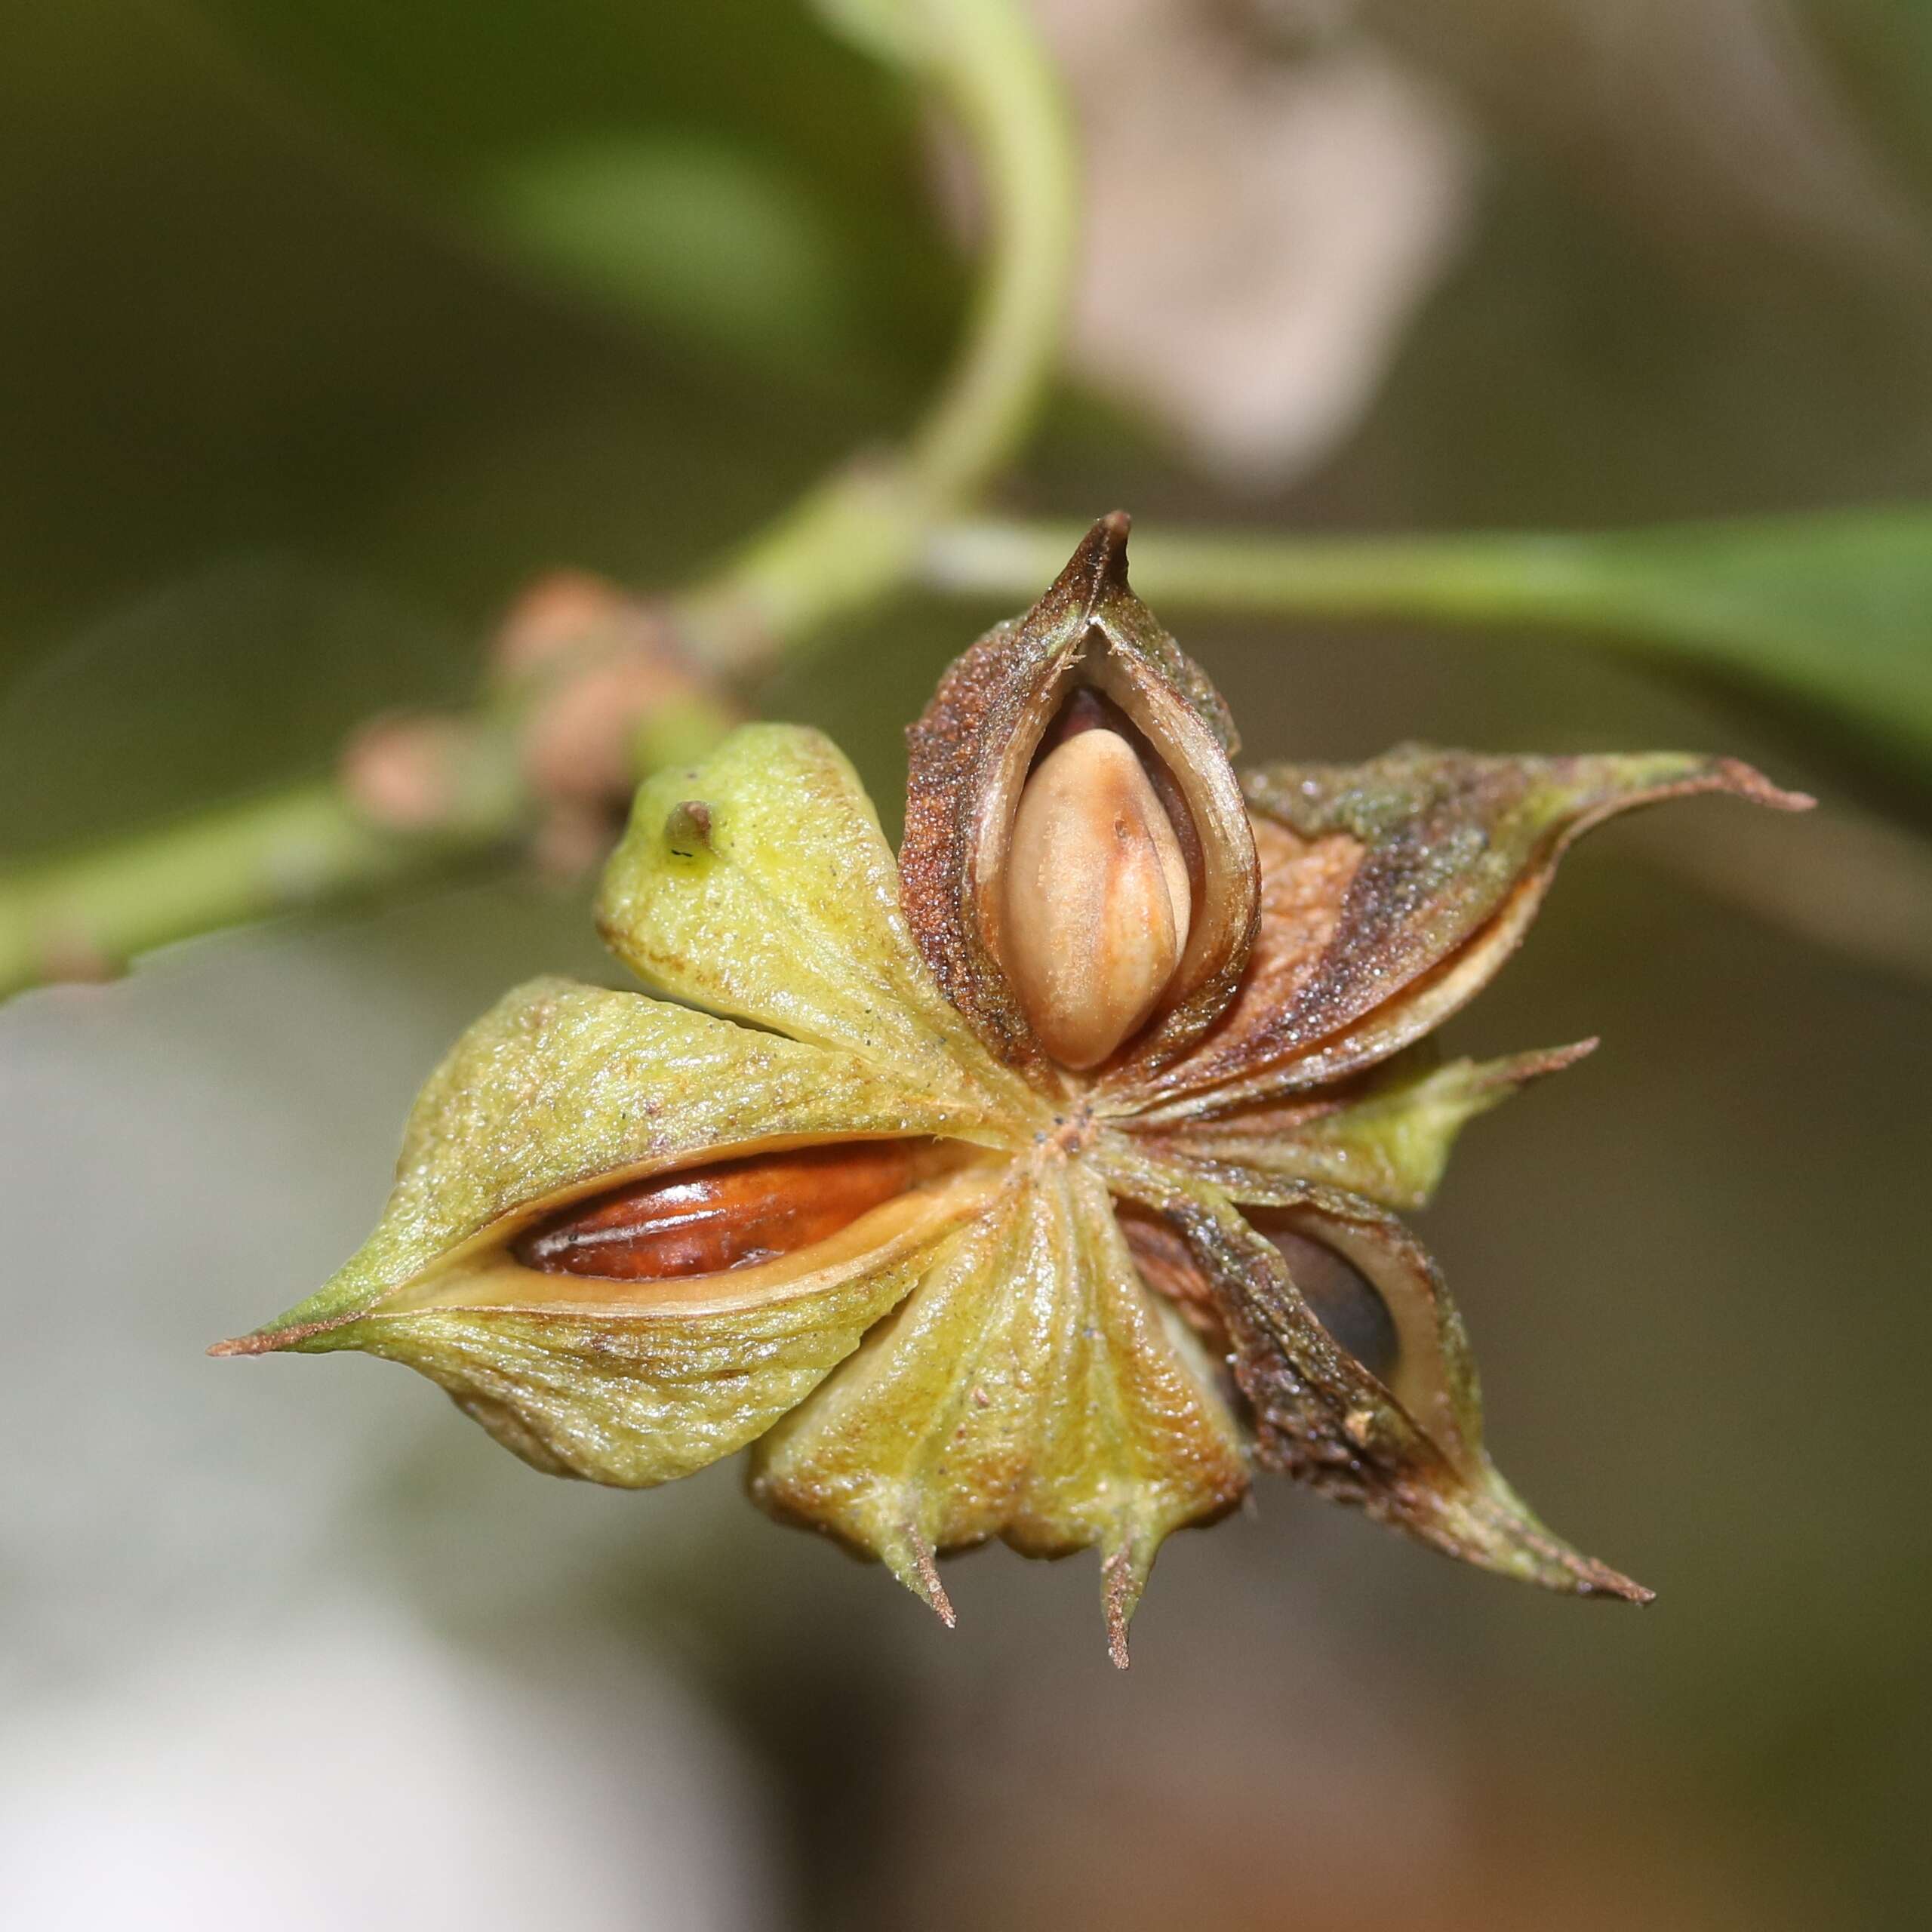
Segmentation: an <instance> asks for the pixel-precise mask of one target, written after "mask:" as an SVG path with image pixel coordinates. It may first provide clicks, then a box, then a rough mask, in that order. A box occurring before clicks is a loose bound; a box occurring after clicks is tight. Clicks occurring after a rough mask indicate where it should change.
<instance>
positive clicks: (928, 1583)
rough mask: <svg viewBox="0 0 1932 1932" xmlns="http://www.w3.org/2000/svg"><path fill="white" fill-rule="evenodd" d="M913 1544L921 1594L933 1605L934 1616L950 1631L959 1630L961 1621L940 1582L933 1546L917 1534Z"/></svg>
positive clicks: (913, 1538) (913, 1556)
mask: <svg viewBox="0 0 1932 1932" xmlns="http://www.w3.org/2000/svg"><path fill="white" fill-rule="evenodd" d="M912 1562H913V1567H915V1569H916V1570H917V1571H918V1573H919V1582H920V1584H921V1590H920V1594H921V1595H922V1596H923V1597H924V1598H925V1600H926V1601H927V1602H928V1603H929V1604H931V1605H932V1608H933V1614H934V1616H935V1617H937V1618H938V1619H939V1620H940V1622H941V1623H943V1624H944V1625H945V1626H946V1628H947V1629H949V1630H952V1629H957V1628H958V1623H959V1619H958V1617H956V1616H955V1614H953V1609H952V1598H950V1597H949V1596H948V1595H946V1586H945V1585H944V1584H943V1583H941V1582H940V1580H939V1564H937V1562H936V1561H934V1557H933V1546H932V1545H931V1543H928V1542H927V1540H925V1538H924V1537H922V1536H919V1535H917V1534H915V1535H914V1537H912Z"/></svg>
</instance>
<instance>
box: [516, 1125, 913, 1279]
mask: <svg viewBox="0 0 1932 1932" xmlns="http://www.w3.org/2000/svg"><path fill="white" fill-rule="evenodd" d="M916 1165H917V1149H916V1143H913V1142H911V1141H906V1140H854V1141H841V1142H837V1143H832V1145H829V1146H821V1147H801V1148H793V1149H788V1150H787V1151H786V1152H782V1153H775V1154H754V1155H749V1156H747V1157H746V1158H743V1159H741V1160H736V1161H713V1162H711V1163H710V1164H708V1165H706V1166H705V1167H702V1168H684V1169H681V1170H680V1171H677V1172H675V1173H672V1174H657V1175H654V1176H653V1177H651V1179H649V1180H641V1181H635V1182H633V1183H632V1184H631V1185H630V1186H627V1187H620V1188H615V1189H612V1190H611V1192H609V1193H608V1194H600V1195H594V1196H592V1198H590V1199H589V1200H587V1201H577V1202H576V1203H574V1204H572V1205H571V1206H570V1207H566V1208H565V1209H564V1210H563V1211H561V1213H558V1214H553V1215H552V1216H551V1217H550V1218H549V1220H546V1221H543V1222H541V1223H539V1224H538V1225H537V1226H536V1227H534V1228H533V1229H531V1230H530V1232H528V1233H527V1234H525V1235H523V1236H522V1238H521V1239H520V1240H518V1241H517V1243H516V1244H515V1256H516V1258H517V1260H519V1261H520V1262H521V1263H522V1264H523V1265H524V1266H525V1267H526V1268H534V1269H537V1271H538V1272H540V1273H543V1274H549V1275H591V1276H595V1277H596V1278H600V1279H602V1280H605V1281H666V1280H669V1279H672V1278H675V1277H676V1276H679V1275H713V1274H718V1273H721V1272H723V1271H724V1270H725V1269H730V1268H749V1267H752V1266H755V1265H756V1264H757V1263H759V1262H761V1261H771V1260H776V1259H777V1257H780V1255H785V1254H792V1253H793V1252H795V1251H796V1250H798V1249H799V1248H801V1247H809V1246H810V1245H811V1244H812V1243H813V1242H814V1241H823V1240H824V1239H826V1237H827V1236H829V1235H835V1234H836V1233H837V1232H838V1230H839V1229H841V1228H843V1227H845V1226H848V1225H849V1224H850V1223H852V1222H854V1221H855V1220H857V1219H858V1217H860V1215H861V1214H864V1213H865V1212H866V1211H867V1210H868V1209H869V1208H872V1207H878V1205H879V1204H881V1202H883V1201H889V1200H891V1198H893V1196H894V1195H897V1194H900V1193H903V1192H904V1191H905V1190H906V1188H907V1187H909V1186H911V1185H912V1181H913V1180H914V1178H915V1168H916Z"/></svg>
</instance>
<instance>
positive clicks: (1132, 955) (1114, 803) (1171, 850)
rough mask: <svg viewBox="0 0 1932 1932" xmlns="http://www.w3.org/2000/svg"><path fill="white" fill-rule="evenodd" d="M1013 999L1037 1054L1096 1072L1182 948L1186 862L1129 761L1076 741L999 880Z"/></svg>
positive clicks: (1024, 801) (1121, 748) (1025, 805)
mask: <svg viewBox="0 0 1932 1932" xmlns="http://www.w3.org/2000/svg"><path fill="white" fill-rule="evenodd" d="M1004 884H1005V900H1006V904H1005V932H1006V946H1005V949H1004V950H1005V954H1006V958H1005V960H1004V964H1005V966H1006V968H1007V972H1008V977H1010V978H1011V980H1012V982H1013V986H1014V990H1015V992H1017V993H1018V995H1019V996H1020V1004H1021V1005H1022V1007H1023V1008H1025V1010H1026V1017H1027V1018H1028V1019H1029V1020H1030V1021H1031V1022H1032V1026H1033V1030H1034V1032H1035V1033H1037V1034H1038V1035H1039V1037H1040V1041H1041V1044H1042V1045H1044V1047H1045V1048H1046V1050H1047V1051H1048V1053H1050V1054H1052V1055H1053V1057H1054V1059H1056V1060H1058V1061H1059V1062H1060V1063H1061V1064H1062V1065H1063V1066H1069V1067H1072V1068H1074V1069H1076V1070H1081V1069H1086V1068H1088V1067H1092V1066H1099V1065H1100V1063H1101V1062H1102V1061H1103V1060H1105V1059H1106V1058H1107V1057H1108V1056H1109V1054H1112V1052H1113V1051H1114V1049H1115V1048H1116V1047H1118V1045H1119V1044H1121V1041H1123V1040H1124V1039H1126V1038H1128V1037H1129V1036H1130V1035H1132V1034H1134V1033H1136V1032H1138V1031H1139V1030H1140V1028H1141V1027H1142V1026H1144V1025H1145V1024H1146V1021H1147V1020H1148V1018H1149V1015H1151V1014H1152V1012H1153V1011H1154V1009H1155V1007H1156V1006H1157V1005H1158V1004H1159V1002H1160V998H1161V994H1162V993H1164V992H1165V991H1166V990H1167V988H1168V983H1169V982H1170V981H1171V980H1172V979H1173V977H1174V968H1175V967H1176V966H1177V964H1179V963H1180V956H1181V953H1182V952H1183V949H1185V948H1186V944H1187V932H1188V921H1189V917H1190V915H1191V912H1192V893H1191V891H1190V889H1189V884H1188V876H1187V861H1186V859H1185V858H1184V857H1183V855H1182V852H1181V848H1180V840H1179V839H1178V838H1177V837H1176V836H1175V835H1174V826H1173V825H1172V824H1171V823H1170V822H1169V820H1168V815H1167V814H1166V812H1165V811H1164V810H1163V809H1162V808H1161V801H1160V800H1159V799H1158V798H1157V797H1155V793H1154V788H1153V786H1152V784H1150V783H1149V782H1148V778H1147V774H1146V772H1145V771H1143V769H1142V768H1141V764H1140V759H1139V758H1137V756H1136V755H1134V749H1133V747H1132V746H1131V745H1129V744H1128V742H1127V740H1125V739H1124V738H1123V737H1121V736H1120V735H1119V734H1118V732H1115V731H1105V730H1097V731H1082V732H1080V733H1078V734H1077V735H1076V736H1075V737H1071V738H1069V739H1068V740H1066V743H1063V744H1062V745H1060V746H1057V748H1056V749H1054V751H1052V752H1050V753H1049V754H1048V755H1047V757H1046V758H1044V759H1043V760H1041V763H1040V765H1039V767H1038V769H1037V770H1036V771H1035V772H1034V773H1033V774H1032V777H1030V778H1029V779H1028V780H1027V781H1026V789H1024V791H1023V792H1021V794H1020V806H1019V809H1018V811H1016V812H1015V814H1014V820H1013V836H1012V842H1011V846H1010V848H1009V850H1008V862H1007V868H1006V878H1005V882H1004Z"/></svg>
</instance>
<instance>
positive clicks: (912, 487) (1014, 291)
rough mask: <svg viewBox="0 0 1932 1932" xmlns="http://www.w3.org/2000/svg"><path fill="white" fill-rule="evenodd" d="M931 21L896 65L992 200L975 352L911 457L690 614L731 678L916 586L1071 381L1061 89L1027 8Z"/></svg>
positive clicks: (839, 480)
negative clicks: (933, 103)
mask: <svg viewBox="0 0 1932 1932" xmlns="http://www.w3.org/2000/svg"><path fill="white" fill-rule="evenodd" d="M916 11H917V23H918V32H916V34H915V35H913V37H912V38H911V39H910V41H909V42H908V43H906V44H904V45H900V47H899V48H897V53H898V54H899V56H900V57H901V58H903V60H905V61H906V64H907V65H908V66H909V67H911V68H912V69H913V71H914V72H916V73H917V74H918V75H919V76H920V78H921V79H922V80H923V81H924V82H925V83H926V85H928V87H929V88H931V90H932V91H933V92H934V94H936V95H937V97H939V98H940V100H942V101H943V103H945V104H946V106H947V107H948V109H949V110H950V111H951V112H952V115H953V117H954V118H955V121H956V122H958V125H959V128H960V129H961V132H962V133H963V134H964V136H965V137H966V140H967V142H968V146H970V148H971V150H972V152H973V153H974V157H975V159H976V162H977V167H978V174H979V179H980V183H981V186H982V188H983V192H984V196H985V204H986V206H985V219H986V230H987V233H986V254H985V256H984V257H983V261H982V263H981V269H980V281H979V284H978V288H977V294H976V295H975V297H974V304H973V310H972V314H971V318H970V320H969V321H968V327H967V332H966V336H965V339H964V342H963V343H962V344H961V348H960V352H959V354H958V358H957V359H956V360H955V362H954V364H953V366H952V370H951V371H950V373H949V375H948V377H947V378H946V382H945V383H944V385H943V386H942V388H941V389H940V392H939V393H938V394H937V396H935V398H934V400H933V402H932V404H931V407H930V408H928V411H927V412H926V414H925V415H924V417H923V418H922V419H921V421H920V422H919V423H918V424H917V425H916V426H915V428H914V429H912V432H911V433H910V435H909V436H908V437H907V438H906V442H905V444H904V446H903V448H900V449H899V450H897V451H890V452H882V453H879V454H874V455H872V456H870V457H865V458H862V459H860V460H858V461H857V462H855V463H853V464H851V466H848V468H846V469H843V470H841V471H839V472H835V474H834V475H832V476H830V477H829V478H826V479H825V481H823V483H822V484H821V485H820V486H819V487H818V488H817V489H815V490H814V491H811V493H810V494H808V495H807V496H806V497H804V499H803V500H802V501H801V502H800V503H798V504H797V505H796V506H795V507H794V508H793V509H792V510H791V511H790V512H788V513H787V514H786V515H783V516H782V517H780V518H779V519H778V521H777V522H776V523H774V525H772V526H771V528H769V529H768V530H767V531H764V533H763V534H761V535H760V536H758V537H755V538H754V539H753V540H752V542H751V543H749V545H748V546H746V548H745V549H743V550H741V551H740V552H739V553H738V554H737V555H736V556H735V557H734V558H732V559H731V561H730V562H729V563H728V565H727V566H726V567H725V568H724V571H722V572H721V574H719V575H718V577H715V578H714V579H712V580H710V581H709V582H707V583H700V584H699V585H697V586H695V587H694V589H692V590H691V592H688V594H687V595H685V597H683V598H680V599H679V600H678V603H677V606H676V613H677V616H678V622H679V626H680V629H681V631H682V632H683V633H684V634H685V635H686V636H687V637H688V638H689V639H690V640H691V642H692V643H693V645H694V646H695V648H697V651H699V653H700V654H701V655H702V656H703V658H704V659H705V660H706V662H707V663H709V664H711V665H712V666H715V667H716V668H718V669H723V670H725V671H728V672H737V673H743V672H749V671H753V670H755V669H758V668H759V667H760V666H761V665H762V664H764V663H768V662H769V661H770V660H771V658H772V657H774V656H776V655H777V654H780V653H782V652H783V651H786V650H787V649H788V648H792V647H795V646H796V645H798V644H799V643H801V641H804V640H805V639H807V638H809V637H811V635H814V634H816V633H818V632H822V631H823V629H825V627H826V626H827V624H829V623H830V622H831V621H832V620H833V619H835V618H837V617H841V616H844V615H845V614H847V613H848V612H851V611H857V610H863V609H866V608H869V607H870V606H872V605H875V604H877V603H878V602H880V601H882V600H883V599H884V598H886V597H888V596H890V595H891V594H893V593H894V592H896V591H897V590H899V589H901V588H903V586H905V585H906V583H909V581H910V580H912V577H914V575H915V572H916V571H917V569H918V563H919V558H920V555H921V550H922V549H923V547H924V540H925V534H926V531H927V529H928V526H929V525H930V524H931V521H933V519H934V518H936V517H940V516H945V515H952V514H955V513H956V512H958V511H959V510H960V509H962V508H963V507H964V506H967V505H968V504H969V503H971V500H973V498H974V497H976V496H977V494H979V492H980V491H981V490H982V489H983V488H984V487H985V486H986V484H987V483H988V482H989V481H990V480H991V479H992V477H993V475H995V472H997V471H998V469H999V468H1000V466H1001V465H1002V464H1004V463H1006V462H1007V461H1008V460H1009V459H1010V458H1011V457H1013V456H1014V454H1017V451H1018V450H1019V448H1020V445H1021V444H1022V443H1023V441H1024V440H1025V438H1026V433H1027V431H1028V429H1029V427H1030V426H1031V425H1032V423H1033V421H1034V419H1035V417H1036V416H1037V415H1038V411H1039V406H1040V403H1041V399H1042V398H1043V396H1044V393H1045V391H1046V388H1047V385H1048V383H1049V382H1050V381H1051V380H1052V378H1053V375H1054V371H1055V368H1056V367H1057V361H1058V357H1059V352H1060V342H1061V339H1062V334H1063V330H1064V328H1065V324H1066V306H1067V300H1068V295H1069V289H1070V286H1071V281H1072V268H1073V258H1074V249H1075V240H1076V227H1077V219H1078V167H1077V157H1076V155H1075V150H1074V144H1073V138H1072V123H1071V121H1070V118H1069V114H1068V111H1067V108H1066V102H1065V100H1064V98H1063V95H1062V92H1061V89H1060V83H1059V79H1058V77H1057V75H1055V73H1054V70H1053V68H1052V66H1051V63H1050V62H1049V61H1048V59H1047V57H1046V54H1045V51H1044V48H1042V47H1041V45H1040V42H1039V40H1038V36H1037V35H1036V34H1035V31H1034V29H1033V28H1032V25H1031V23H1029V20H1028V19H1027V17H1026V11H1025V9H1024V8H1023V5H1020V0H924V5H923V6H922V7H921V8H918V9H917V10H916ZM1049 574H1050V575H1051V573H1049ZM1043 581H1044V580H1043Z"/></svg>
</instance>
